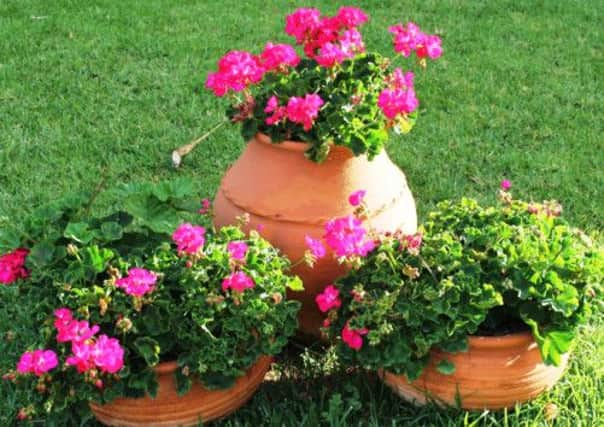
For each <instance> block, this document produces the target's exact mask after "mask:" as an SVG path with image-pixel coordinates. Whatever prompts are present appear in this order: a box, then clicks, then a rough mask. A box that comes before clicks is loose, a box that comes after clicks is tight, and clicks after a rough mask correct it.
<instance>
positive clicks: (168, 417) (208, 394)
mask: <svg viewBox="0 0 604 427" xmlns="http://www.w3.org/2000/svg"><path fill="white" fill-rule="evenodd" d="M272 360H273V359H272V358H271V357H268V356H262V357H261V358H260V359H258V361H257V362H256V363H255V364H253V365H252V366H251V367H250V368H249V369H248V370H247V372H246V374H245V375H244V376H242V377H240V378H238V379H237V380H236V382H235V384H234V385H233V387H231V388H229V389H226V390H207V389H205V388H203V387H202V386H201V385H200V384H199V383H194V384H193V386H192V387H191V390H190V391H189V392H188V393H187V394H185V395H183V396H178V394H177V393H176V383H175V379H174V375H173V373H174V371H175V370H176V369H177V366H176V363H175V362H171V363H167V364H160V367H159V369H157V370H156V372H157V376H158V382H159V389H158V392H157V397H156V398H155V399H152V398H150V397H144V398H141V399H130V398H118V399H115V400H114V401H112V402H111V403H108V404H105V405H99V404H97V403H92V402H91V403H90V409H91V410H92V412H93V413H94V416H95V417H96V419H97V420H98V421H100V422H101V423H103V424H105V425H107V426H116V427H117V426H120V427H143V426H144V427H171V426H197V425H199V423H200V421H203V422H204V423H205V422H208V421H211V420H215V419H217V418H222V417H225V416H227V415H229V414H231V413H232V412H234V411H236V410H237V409H239V408H240V407H241V406H243V404H245V403H246V402H247V401H248V400H249V399H250V398H251V397H252V395H253V394H254V392H255V391H256V390H257V389H258V387H259V386H260V384H261V383H262V380H263V379H264V376H265V374H266V372H267V371H268V370H269V368H270V365H271V363H272ZM162 365H163V366H162Z"/></svg>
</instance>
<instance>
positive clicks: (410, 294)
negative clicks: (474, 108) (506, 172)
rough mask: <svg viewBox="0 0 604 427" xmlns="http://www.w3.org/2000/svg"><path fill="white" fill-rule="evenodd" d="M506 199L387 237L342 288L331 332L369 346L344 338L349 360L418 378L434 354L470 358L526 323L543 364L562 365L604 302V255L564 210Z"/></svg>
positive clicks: (432, 217) (444, 214) (471, 204)
mask: <svg viewBox="0 0 604 427" xmlns="http://www.w3.org/2000/svg"><path fill="white" fill-rule="evenodd" d="M502 197H503V199H504V201H503V202H502V204H501V205H500V206H489V207H483V206H481V205H479V204H478V203H477V202H476V201H474V200H471V199H462V200H460V201H459V202H451V201H445V202H442V203H440V204H439V205H438V207H437V209H436V210H435V211H433V212H431V213H430V214H429V215H428V220H427V221H426V222H425V226H424V227H425V229H424V232H423V236H422V234H417V235H414V236H405V235H402V234H400V233H397V234H394V235H389V236H385V237H382V238H381V240H380V243H379V245H378V247H377V249H376V250H374V251H373V252H372V253H370V254H369V255H368V257H367V258H366V259H364V260H363V261H362V265H361V267H360V268H358V269H354V270H353V271H351V273H350V274H348V275H347V276H346V277H345V278H343V279H341V280H339V281H338V282H337V284H336V287H337V288H338V291H339V295H340V296H341V301H342V303H341V308H339V309H338V307H336V309H333V310H331V311H330V313H329V318H330V320H331V326H330V328H329V332H330V335H331V336H332V337H334V338H337V337H339V335H340V334H341V333H342V332H341V331H343V329H345V328H348V329H349V330H352V331H353V332H354V331H361V332H358V334H359V336H361V337H363V336H364V337H363V339H364V340H365V341H364V342H363V344H362V345H361V346H359V343H357V347H358V348H352V347H354V343H353V345H351V344H348V345H347V343H348V342H347V337H346V335H345V333H343V334H344V335H342V337H343V340H342V341H339V342H338V348H339V354H340V356H341V357H342V358H343V360H345V361H347V362H350V363H358V364H360V365H362V366H364V367H367V368H370V369H378V368H384V369H387V370H389V371H393V372H395V373H398V374H405V375H406V376H407V377H408V378H410V379H416V378H417V377H418V376H419V375H420V373H421V372H422V370H423V368H424V366H425V365H426V363H427V362H428V359H429V356H430V350H431V349H433V348H438V349H441V350H444V351H447V352H458V351H465V350H466V349H467V337H468V336H469V335H498V334H505V333H509V332H517V331H518V328H519V325H524V328H525V329H528V327H530V329H531V330H532V331H533V335H534V336H535V339H536V341H537V343H538V345H539V348H540V350H541V354H542V357H543V360H544V361H545V362H546V363H547V364H555V365H557V364H559V363H560V360H561V355H562V354H563V353H565V352H567V351H569V349H570V348H571V345H572V343H573V341H574V339H575V336H576V334H577V328H578V326H579V325H582V324H584V323H585V321H586V319H587V317H588V316H589V315H590V314H591V312H592V309H593V308H594V307H598V305H601V303H602V302H601V300H600V298H601V297H602V279H603V277H602V276H603V273H604V250H603V248H602V247H601V246H599V245H598V244H597V243H593V242H592V241H591V240H590V239H589V237H588V236H586V235H585V234H584V233H583V232H582V231H580V230H578V229H575V228H572V227H570V226H569V225H568V224H567V223H566V222H565V221H564V220H563V219H562V218H560V217H559V216H558V215H559V206H558V205H557V204H556V203H554V202H546V203H544V204H534V203H530V204H529V203H525V202H522V201H516V200H511V198H510V195H509V194H508V193H505V192H502ZM422 238H423V241H422V240H420V239H422ZM334 292H335V291H334ZM520 329H522V326H520Z"/></svg>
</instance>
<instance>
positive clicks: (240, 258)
mask: <svg viewBox="0 0 604 427" xmlns="http://www.w3.org/2000/svg"><path fill="white" fill-rule="evenodd" d="M111 194H112V195H113V196H114V197H116V206H117V208H116V210H115V211H113V212H109V213H108V214H106V215H104V216H102V217H98V218H97V217H95V216H92V215H90V214H89V213H88V211H89V208H90V201H91V195H89V194H86V195H84V194H83V195H78V196H74V197H67V198H65V199H61V200H59V201H57V202H54V203H53V204H51V205H50V206H47V207H44V208H41V209H38V210H37V211H36V212H34V213H33V214H32V215H31V216H30V217H28V218H26V219H25V220H24V221H23V222H22V224H20V225H19V226H18V227H17V228H15V229H14V230H2V232H3V233H2V244H3V248H4V249H3V250H2V253H4V252H6V251H8V250H13V249H15V248H25V249H26V250H29V253H28V254H27V257H26V263H25V266H24V267H25V268H26V274H25V275H24V276H25V277H19V278H17V279H16V280H15V282H14V283H11V284H8V285H6V286H0V298H2V295H1V294H2V293H4V292H6V293H13V292H15V291H16V292H18V294H19V296H18V300H19V305H20V308H21V309H27V310H28V311H29V312H30V313H31V316H32V317H33V323H34V324H35V325H37V326H38V330H37V334H36V339H35V342H31V343H30V346H29V347H28V348H23V349H22V350H23V351H25V350H28V352H27V353H26V354H30V355H33V357H34V358H38V359H35V360H38V362H37V363H38V364H37V365H36V366H37V367H36V366H30V365H28V360H29V359H27V357H29V356H27V357H26V354H24V355H23V356H22V357H21V360H20V361H19V364H18V365H17V371H16V372H15V371H14V370H12V371H10V372H8V373H7V376H6V377H7V378H12V379H14V380H15V382H16V384H17V385H18V387H19V388H24V389H28V388H29V389H35V390H36V391H37V392H36V393H33V394H32V395H30V398H29V401H28V402H22V404H23V405H24V406H23V408H22V409H21V411H20V412H19V417H21V418H29V417H32V416H34V415H35V414H38V415H44V414H47V415H48V414H52V413H57V412H61V411H63V410H65V409H66V408H73V409H74V410H75V408H76V407H77V408H80V411H81V413H80V415H81V416H82V417H84V416H85V415H86V412H87V411H88V409H87V402H88V401H89V400H97V401H100V402H107V401H110V400H111V399H113V398H115V397H117V396H127V397H141V396H144V395H145V394H148V395H151V396H154V395H155V393H156V391H157V382H156V378H155V375H154V371H153V368H154V367H155V366H157V364H158V363H159V362H161V361H170V360H176V361H177V362H178V366H179V368H178V370H177V372H176V374H175V375H176V380H177V384H178V388H179V390H178V391H179V392H180V393H185V392H186V391H187V390H188V389H189V388H190V387H192V386H199V385H196V382H201V384H203V385H204V386H206V387H209V388H216V387H218V388H224V387H228V386H230V385H231V384H232V383H233V381H234V380H235V379H236V378H237V377H239V376H241V375H242V374H243V373H244V372H245V370H246V369H247V368H248V367H249V366H250V365H251V364H253V363H254V362H255V361H256V360H257V359H258V357H260V356H261V355H274V354H276V353H278V352H279V351H280V350H281V348H282V347H283V346H284V345H285V344H286V342H287V339H288V337H290V336H291V335H292V334H293V332H294V331H295V329H296V314H297V311H298V308H299V303H297V302H295V301H287V300H285V292H286V288H288V287H289V288H294V289H298V290H299V289H300V287H301V282H300V281H299V279H297V278H295V277H290V276H287V275H286V274H285V272H286V271H287V270H288V268H289V261H288V260H287V259H286V258H284V257H283V256H281V255H280V254H279V253H278V251H277V250H276V249H274V248H273V247H272V246H271V245H270V244H269V243H268V242H266V241H265V240H263V239H262V238H261V237H260V236H259V235H258V234H257V233H254V232H252V233H250V234H249V235H247V234H245V233H243V232H242V231H241V230H240V229H239V228H238V227H235V226H232V227H225V228H222V229H220V230H213V229H210V228H211V226H210V225H206V226H207V227H208V230H207V231H206V229H204V228H203V227H201V226H191V225H190V224H188V223H186V224H182V223H183V222H184V221H185V220H187V219H191V218H197V219H201V220H203V221H206V222H208V218H209V217H202V216H200V215H199V214H197V210H198V209H199V206H198V205H199V201H198V200H196V199H195V198H192V197H191V195H192V188H191V185H190V183H189V182H188V181H176V182H171V183H161V184H157V185H152V184H138V185H128V186H123V187H121V188H119V189H117V190H112V191H111ZM120 204H121V205H123V206H119V205H120ZM179 224H180V226H179ZM177 226H178V228H177ZM175 228H176V229H177V230H176V232H174V234H173V235H172V239H173V240H174V243H176V244H177V245H178V249H177V248H176V247H175V246H176V245H174V244H173V243H172V242H171V236H170V233H172V231H174V229H175ZM183 229H184V230H185V231H186V230H189V229H192V230H194V231H195V232H196V233H198V234H190V233H189V234H187V233H184V234H183V232H182V230H183ZM179 230H180V234H179ZM183 236H184V237H183ZM195 239H196V240H195ZM193 243H195V246H193ZM183 244H188V246H187V247H186V248H185V249H182V247H181V245H183ZM235 248H236V249H237V251H235ZM0 267H1V266H0ZM235 274H239V275H241V277H246V278H247V279H248V280H249V281H248V282H246V284H247V287H246V288H245V289H241V288H239V287H238V286H237V283H235V282H233V284H232V285H231V286H230V287H229V286H226V285H225V282H227V280H228V279H229V278H231V277H232V276H234V275H235ZM237 277H239V276H237ZM229 283H230V282H229ZM58 309H61V310H58ZM72 319H73V321H77V322H79V323H73V322H72ZM76 324H77V325H79V326H78V332H77V333H75V332H74V329H73V327H74V325H76ZM97 327H98V331H97V330H96V329H95V328H97ZM88 332H89V334H88V335H86V334H87V333H88ZM76 335H79V336H78V337H75V336H76ZM82 336H83V338H82ZM103 336H105V338H103ZM40 349H43V350H45V351H49V353H47V354H46V355H44V354H42V352H39V353H35V351H36V350H40ZM50 353H54V355H55V356H56V358H57V359H58V363H57V362H56V360H55V359H54V356H53V355H52V354H50ZM50 356H52V357H50ZM44 357H46V359H45V358H44ZM49 357H50V358H49ZM15 364H17V361H16V360H15ZM34 365H35V364H34ZM13 366H15V365H13ZM32 374H33V375H32Z"/></svg>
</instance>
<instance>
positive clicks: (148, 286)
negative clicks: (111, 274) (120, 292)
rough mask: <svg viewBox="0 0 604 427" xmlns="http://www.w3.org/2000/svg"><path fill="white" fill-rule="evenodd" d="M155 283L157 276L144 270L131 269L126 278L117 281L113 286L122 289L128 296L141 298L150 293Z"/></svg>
mask: <svg viewBox="0 0 604 427" xmlns="http://www.w3.org/2000/svg"><path fill="white" fill-rule="evenodd" d="M156 283H157V275H156V274H155V273H153V272H152V271H149V270H145V269H144V268H138V267H135V268H131V269H130V270H128V276H126V277H123V278H121V279H118V280H117V281H116V283H115V286H117V287H118V288H122V289H124V291H125V292H126V293H127V294H128V295H133V296H136V297H142V296H143V295H145V294H148V293H149V292H152V291H153V289H154V288H155V284H156Z"/></svg>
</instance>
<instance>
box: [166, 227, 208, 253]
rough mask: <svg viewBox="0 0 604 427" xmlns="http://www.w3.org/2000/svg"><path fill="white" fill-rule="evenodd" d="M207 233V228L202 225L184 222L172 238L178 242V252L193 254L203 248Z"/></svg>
mask: <svg viewBox="0 0 604 427" xmlns="http://www.w3.org/2000/svg"><path fill="white" fill-rule="evenodd" d="M205 233H206V229H205V228H203V227H201V226H198V225H191V224H189V223H184V224H181V225H179V226H178V228H177V229H176V230H175V231H174V233H172V240H174V243H176V246H177V250H178V252H181V253H187V254H191V255H193V254H196V253H198V252H199V251H200V250H201V249H202V248H203V245H204V243H205V242H206V240H205Z"/></svg>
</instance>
